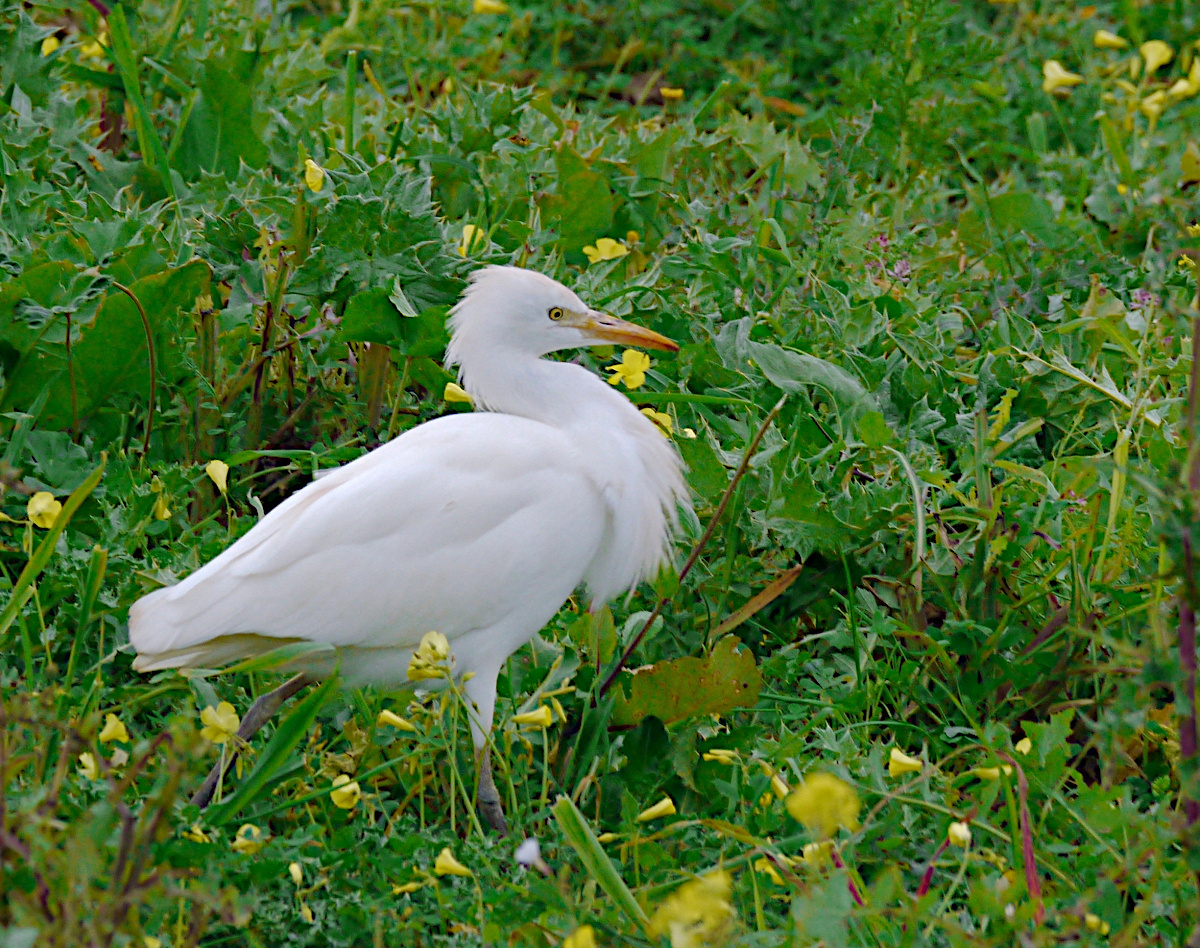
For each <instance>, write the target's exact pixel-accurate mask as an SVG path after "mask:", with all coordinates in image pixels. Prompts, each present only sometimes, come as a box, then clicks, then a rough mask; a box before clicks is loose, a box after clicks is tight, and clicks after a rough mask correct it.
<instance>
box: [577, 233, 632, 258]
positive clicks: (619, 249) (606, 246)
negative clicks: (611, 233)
mask: <svg viewBox="0 0 1200 948" xmlns="http://www.w3.org/2000/svg"><path fill="white" fill-rule="evenodd" d="M583 253H584V256H586V257H587V258H588V263H599V262H600V261H601V260H617V259H620V258H621V257H623V256H625V254H627V253H629V248H628V247H626V246H625V245H624V244H623V243H621V242H620V241H619V240H613V239H612V238H611V237H601V238H600V239H599V240H597V241H596V243H595V246H587V247H584V248H583Z"/></svg>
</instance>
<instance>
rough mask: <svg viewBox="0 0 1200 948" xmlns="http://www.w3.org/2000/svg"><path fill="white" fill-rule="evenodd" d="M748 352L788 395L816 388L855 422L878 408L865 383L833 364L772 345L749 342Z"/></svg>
mask: <svg viewBox="0 0 1200 948" xmlns="http://www.w3.org/2000/svg"><path fill="white" fill-rule="evenodd" d="M748 351H749V354H750V357H751V358H752V359H753V360H754V362H755V363H756V364H757V365H758V367H759V368H760V369H761V370H762V373H763V375H765V376H766V377H767V379H768V380H769V381H770V382H772V383H773V384H774V385H777V386H778V387H779V388H781V389H783V390H784V391H785V392H799V391H803V390H804V388H805V386H808V385H816V386H817V387H819V388H822V389H824V390H825V391H826V392H828V393H829V394H830V395H832V396H833V398H834V400H835V401H836V402H837V403H838V407H839V408H840V409H841V411H842V413H843V414H845V415H847V416H849V418H851V419H852V418H854V417H855V416H857V415H858V414H859V413H860V412H863V411H871V410H874V409H875V400H874V399H873V398H872V397H871V394H870V393H869V392H868V391H867V390H866V388H864V387H863V384H862V383H861V382H860V381H859V380H858V379H856V378H855V377H854V376H852V375H851V374H850V373H849V372H847V371H846V370H845V369H843V368H841V367H839V366H836V365H834V364H833V363H832V362H827V361H826V360H824V359H822V358H820V357H818V356H814V355H809V354H808V353H807V352H796V351H795V350H793V349H784V348H783V347H782V346H776V345H772V344H770V343H761V342H751V343H748Z"/></svg>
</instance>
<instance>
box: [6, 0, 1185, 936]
mask: <svg viewBox="0 0 1200 948" xmlns="http://www.w3.org/2000/svg"><path fill="white" fill-rule="evenodd" d="M106 4H107V0H104V2H101V0H90V5H89V4H86V3H83V2H73V3H69V4H61V3H42V2H28V3H22V4H15V3H11V2H8V3H6V4H5V5H4V6H3V8H2V9H3V12H2V14H0V103H2V105H0V180H2V189H3V190H2V193H0V269H2V270H3V273H2V274H0V412H3V415H2V417H0V432H3V441H2V451H3V457H2V460H0V490H2V491H3V495H2V507H0V511H2V516H0V520H3V523H0V588H2V589H4V594H3V596H2V597H0V680H2V687H3V690H2V692H0V700H2V702H3V704H2V706H0V707H2V712H0V714H2V717H3V725H4V730H3V736H2V738H0V945H3V946H12V948H17V946H21V948H27V946H31V945H33V944H35V943H36V944H38V945H109V944H113V945H127V944H132V945H143V944H144V945H146V946H151V948H153V946H166V945H171V946H182V945H189V944H205V945H241V944H247V945H269V946H280V945H285V944H287V945H293V944H294V945H301V944H307V945H351V944H353V945H365V944H376V945H385V944H388V945H392V944H394V945H410V944H423V945H433V944H480V943H485V942H490V943H506V944H529V945H556V944H560V943H562V942H563V941H564V940H565V939H569V941H568V944H569V945H570V946H572V948H584V946H587V945H591V944H593V943H595V944H602V945H609V944H611V945H616V944H659V943H665V942H670V943H671V944H673V945H675V946H676V948H679V946H685V945H697V946H698V945H721V944H730V945H733V944H738V945H742V944H744V945H775V944H797V945H806V944H814V943H817V942H818V941H819V942H821V943H823V944H825V945H829V946H836V945H849V944H854V945H876V946H882V945H901V944H906V945H907V944H937V945H946V944H949V945H966V944H971V945H1008V944H1016V943H1020V944H1029V945H1034V944H1051V943H1059V942H1079V943H1085V944H1095V945H1099V944H1103V943H1106V942H1110V943H1112V944H1128V945H1132V944H1147V945H1149V944H1157V945H1185V944H1191V945H1196V944H1197V943H1198V941H1197V939H1200V928H1197V926H1198V924H1200V917H1198V915H1200V913H1198V909H1197V906H1198V905H1200V891H1198V889H1197V878H1198V874H1200V829H1198V828H1197V826H1198V824H1197V819H1196V815H1197V807H1200V803H1197V802H1196V801H1198V800H1200V768H1198V767H1197V761H1196V756H1195V739H1194V735H1195V672H1194V669H1195V662H1196V655H1195V631H1194V619H1193V618H1192V616H1193V612H1192V609H1193V607H1194V606H1195V605H1196V604H1197V600H1198V599H1200V593H1198V592H1197V585H1196V582H1195V572H1194V566H1193V562H1192V552H1191V532H1192V531H1193V530H1194V529H1195V505H1194V503H1193V491H1194V490H1196V489H1200V466H1198V467H1197V468H1196V470H1195V471H1189V458H1190V463H1191V464H1192V465H1200V460H1198V459H1197V458H1196V457H1195V456H1194V455H1192V454H1189V449H1188V445H1189V444H1192V443H1194V442H1193V439H1192V435H1191V432H1192V429H1193V428H1194V427H1195V426H1194V424H1192V423H1191V422H1190V420H1189V408H1190V405H1191V403H1190V402H1189V380H1190V379H1191V378H1192V373H1193V371H1194V366H1195V364H1196V363H1195V362H1194V360H1193V351H1194V350H1193V336H1194V332H1193V328H1192V320H1193V319H1195V318H1196V315H1197V314H1196V277H1197V265H1198V262H1200V228H1197V226H1196V225H1197V222H1198V220H1200V208H1198V207H1197V197H1196V195H1197V192H1198V191H1200V187H1197V184H1198V182H1200V131H1198V129H1200V45H1198V42H1197V41H1198V40H1200V6H1197V5H1196V4H1194V3H1185V2H1183V0H1174V2H1158V3H1150V2H1145V0H1112V2H1103V3H1099V4H1097V5H1092V6H1082V5H1075V4H1063V3H1052V2H1050V0H1019V2H1016V3H992V4H989V3H983V2H962V3H956V2H951V0H903V2H896V0H845V2H840V3H833V2H804V0H747V2H745V3H738V4H734V3H729V2H726V0H650V2H647V3H644V4H639V5H637V7H636V9H631V8H630V7H629V6H627V5H625V4H618V3H604V2H599V0H581V2H573V3H565V4H559V3H550V2H542V0H530V2H529V3H521V4H518V3H515V2H513V3H512V4H511V5H510V6H507V7H506V6H505V5H504V4H503V3H499V2H497V0H476V2H475V5H474V7H473V8H471V7H469V6H468V5H467V4H466V3H465V2H463V0H458V2H455V3H450V4H444V3H435V2H426V0H418V2H414V3H408V4H404V5H400V4H389V3H383V2H370V3H362V2H360V0H350V4H349V7H348V8H346V7H344V6H343V5H341V4H340V3H338V2H326V0H309V2H307V3H303V2H294V0H278V2H273V3H271V4H265V3H257V2H256V3H251V2H233V0H223V2H214V0H174V3H173V4H168V3H159V2H157V0H144V2H138V3H136V4H135V5H133V6H130V7H124V8H121V7H114V8H113V9H111V10H110V9H109V8H108V6H107V5H106ZM1102 31H1103V32H1102ZM510 262H512V263H517V264H520V265H523V266H529V267H533V268H536V269H538V270H541V271H543V272H545V273H548V274H550V275H552V276H555V277H557V278H559V279H562V280H563V281H564V282H566V283H568V284H569V285H571V286H572V287H573V288H575V289H576V290H577V291H578V292H579V293H580V295H581V296H583V297H584V298H585V299H587V300H589V301H590V302H592V303H593V304H594V305H597V306H601V307H605V308H607V309H609V310H610V311H612V312H614V313H616V314H618V315H621V316H623V317H628V318H630V319H633V320H636V321H638V322H641V323H644V324H646V325H649V326H652V327H653V328H655V329H657V330H659V331H661V332H663V333H665V334H667V335H670V336H671V337H673V338H674V339H676V340H678V341H679V342H680V343H681V344H682V346H683V348H682V351H681V352H680V353H679V355H678V356H677V357H670V356H667V357H661V358H659V357H657V356H656V357H655V359H654V361H653V364H652V366H650V367H649V369H648V370H647V371H646V373H645V378H644V380H643V381H641V384H639V385H637V386H636V387H631V384H630V383H636V382H638V381H639V379H638V378H637V373H636V372H635V373H633V377H632V378H628V377H627V378H626V384H624V385H622V388H621V390H622V391H627V392H628V394H629V397H630V398H632V399H633V400H634V401H635V403H636V404H638V405H639V406H642V407H645V408H647V409H649V410H652V411H654V412H657V413H659V414H657V415H656V416H655V417H657V418H658V419H659V420H660V423H661V424H663V425H664V427H666V428H669V429H670V431H671V436H672V437H673V439H674V440H675V443H676V444H677V445H678V447H679V449H680V451H681V452H682V453H683V456H684V458H685V459H686V461H687V463H688V465H689V481H690V484H691V487H692V489H693V491H694V496H695V516H694V517H691V516H689V517H687V518H685V522H684V528H683V531H682V535H681V537H680V545H679V555H678V561H677V562H678V564H679V565H680V566H682V564H683V563H684V561H685V559H686V558H687V556H688V553H689V551H690V550H691V549H692V547H693V545H695V544H696V543H697V541H699V540H700V539H701V536H702V534H704V533H705V531H706V529H707V528H708V527H710V526H712V527H714V529H713V530H712V531H711V539H709V541H708V542H707V544H706V545H705V546H704V547H703V549H702V550H701V552H700V555H699V557H698V559H697V560H696V565H695V566H694V568H693V569H691V570H690V571H689V572H688V573H687V574H686V576H684V577H683V578H682V581H681V580H680V579H679V576H678V574H672V575H663V576H662V577H660V579H659V581H658V583H657V584H656V588H653V589H651V588H645V589H642V590H640V591H639V593H638V594H636V595H634V596H633V597H632V598H631V599H630V600H629V601H627V602H624V601H623V602H617V603H614V604H613V606H612V612H611V614H609V613H606V614H604V615H602V616H600V617H599V618H597V619H595V620H593V619H591V618H589V617H588V616H587V614H586V613H584V612H582V610H581V609H579V608H577V607H576V606H575V605H574V604H573V603H572V604H571V605H569V606H568V608H566V609H564V610H563V611H562V613H561V614H560V615H559V616H558V617H557V619H556V620H555V621H554V622H553V623H552V625H551V626H550V627H549V628H547V629H546V630H544V632H543V633H542V635H541V636H540V637H539V638H538V639H536V640H535V641H534V642H533V643H532V644H531V645H530V646H528V647H526V648H525V649H523V650H522V651H521V652H519V653H518V654H517V655H516V656H514V658H513V659H512V660H511V661H510V663H509V666H508V669H507V672H506V674H505V675H504V676H503V677H502V679H501V698H500V702H499V706H498V725H497V732H496V735H495V740H496V745H497V751H496V767H497V776H498V783H499V785H500V788H501V791H502V793H503V794H504V796H505V798H506V801H507V807H508V813H509V817H510V820H511V821H512V823H513V826H514V829H515V831H516V834H515V835H516V837H517V840H514V839H509V840H500V839H497V838H496V837H495V836H494V835H490V834H488V833H485V832H483V831H482V830H481V829H480V827H479V824H478V822H477V820H476V819H475V817H474V811H473V807H472V805H471V800H470V793H471V788H472V787H473V785H474V776H473V763H472V757H471V752H470V740H469V737H468V735H467V732H466V718H465V715H464V714H463V713H462V709H461V707H460V706H459V704H458V703H457V702H456V700H455V699H454V696H453V695H452V694H449V693H445V692H443V693H441V694H433V695H427V696H422V695H416V696H414V695H412V694H401V695H385V694H379V693H375V692H370V691H367V692H354V691H351V692H345V691H340V690H337V689H329V690H327V691H322V692H314V693H313V694H314V696H315V697H310V698H308V699H302V700H297V701H296V702H294V703H293V704H292V705H291V706H290V707H289V708H286V709H285V711H284V713H283V714H282V715H281V716H280V718H279V719H278V720H277V722H276V724H275V725H272V726H271V727H269V728H268V729H267V731H266V732H265V733H264V734H263V735H261V736H260V737H259V738H256V739H255V740H254V741H253V742H252V746H251V747H250V748H249V749H248V752H247V755H246V758H247V760H246V766H245V768H244V769H243V770H242V771H241V773H240V775H238V774H231V777H230V780H229V781H228V782H227V784H226V785H225V786H224V788H223V791H222V793H223V795H222V800H221V802H220V803H219V804H218V805H217V806H215V807H213V808H210V809H209V810H207V811H205V812H204V813H200V812H199V811H198V810H197V809H196V808H195V807H192V806H189V805H187V799H188V796H189V795H190V793H191V791H192V789H194V788H195V786H196V785H198V784H199V782H200V781H201V780H202V779H203V775H204V773H205V772H206V771H207V769H208V768H209V767H210V766H211V765H212V764H213V762H214V761H215V760H216V759H217V758H218V756H219V755H220V754H222V753H225V752H226V751H227V749H228V745H227V744H221V743H220V742H221V741H223V740H225V739H226V738H227V736H228V729H229V728H228V726H227V725H228V723H229V717H228V715H227V714H225V715H223V714H221V713H218V712H217V711H216V710H214V711H208V712H207V713H206V714H205V720H204V721H203V722H202V721H201V714H202V712H205V709H208V708H213V709H217V708H218V707H219V706H220V703H221V702H223V701H227V702H229V703H230V704H231V705H232V706H233V708H234V709H235V710H236V712H238V713H244V712H245V709H246V708H247V706H248V705H249V703H250V701H251V700H252V699H253V697H254V696H256V695H258V694H260V693H262V692H263V691H264V690H266V689H267V688H269V687H271V686H273V685H274V684H275V683H276V682H277V681H278V680H279V676H278V674H277V673H274V672H272V671H271V669H270V667H268V666H267V665H259V666H257V667H250V668H243V669H241V670H236V671H234V672H233V673H230V674H224V675H213V676H207V677H205V676H196V675H192V676H188V677H185V676H182V675H180V674H178V673H176V672H169V673H158V674H155V675H150V676H144V675H139V674H137V673H135V672H133V671H132V670H131V667H130V665H131V655H130V653H129V649H128V646H127V644H126V637H127V636H126V626H125V618H126V614H127V610H128V607H129V605H130V604H131V603H132V602H133V601H134V600H135V599H136V598H137V597H138V596H139V595H141V594H143V593H144V592H146V591H148V590H150V589H152V588H155V587H157V586H158V585H160V584H163V583H169V582H172V581H174V580H176V579H178V578H180V577H182V576H184V575H186V574H187V573H188V572H189V571H191V570H193V569H195V568H196V567H197V566H198V565H199V564H201V563H203V562H205V561H206V560H207V559H209V558H211V557H212V556H213V555H214V554H216V553H217V552H218V551H220V550H221V549H223V548H224V547H225V546H226V545H228V543H229V542H230V540H231V539H232V538H234V537H236V536H238V535H240V534H242V533H244V532H245V531H246V530H247V529H249V528H250V526H252V525H253V524H254V522H255V521H256V519H257V518H258V517H259V516H261V515H262V513H263V511H265V510H268V509H270V508H271V507H273V506H274V505H276V504H278V503H279V502H280V501H281V500H282V499H283V498H285V497H286V496H287V495H288V494H289V493H291V492H292V491H294V490H296V489H297V488H299V487H301V486H303V485H304V484H305V483H307V482H308V480H309V479H310V477H311V476H312V475H313V474H314V472H316V471H317V470H319V469H322V468H328V467H331V466H334V465H337V464H340V463H343V462H345V461H347V460H349V459H352V458H354V457H356V456H358V455H360V454H361V453H363V452H364V451H366V450H369V449H370V448H372V447H374V446H376V445H378V444H380V443H381V442H383V441H386V440H388V439H390V438H393V437H395V436H396V435H397V434H398V433H400V432H402V431H404V430H406V429H408V428H410V427H411V426H413V425H416V424H419V423H420V422H422V421H424V420H426V419H429V418H432V417H436V416H438V415H441V414H444V413H446V412H454V411H466V410H470V406H469V405H467V404H464V403H463V402H461V401H455V400H453V398H454V389H453V388H451V389H447V383H450V382H452V381H453V377H452V375H450V374H449V373H447V372H446V371H445V370H444V369H443V367H442V364H441V361H440V360H441V356H442V354H443V349H444V346H445V341H446V335H445V329H444V320H445V316H446V313H447V311H448V308H449V306H450V305H452V303H453V301H454V300H455V298H456V297H457V294H458V293H459V291H460V290H461V288H462V287H463V285H464V280H465V277H466V275H467V274H468V273H469V272H470V271H471V270H473V269H475V268H477V267H479V266H480V265H482V264H485V263H510ZM571 357H572V358H575V357H576V356H574V355H572V356H571ZM578 358H580V359H581V360H582V361H583V362H584V363H585V364H588V365H592V366H594V367H595V369H596V371H598V372H599V371H603V369H604V368H605V367H606V366H607V367H610V368H611V367H613V366H614V365H616V364H618V363H620V362H621V360H622V353H621V352H619V351H617V352H605V351H603V350H593V351H591V352H589V353H586V354H583V355H581V356H578ZM448 396H449V398H448ZM781 397H782V398H783V401H782V402H781V401H780V399H781ZM760 435H761V438H760V437H759V436H760ZM747 458H748V463H747V464H745V469H744V471H743V472H742V473H741V476H739V477H735V473H737V472H738V470H739V467H740V466H741V465H742V464H743V461H744V459H747ZM214 462H216V463H214ZM463 581H464V582H469V577H463ZM331 594H336V593H335V591H331ZM660 599H662V600H663V604H662V609H661V615H659V616H657V617H654V618H653V621H652V622H651V623H650V628H649V630H648V634H646V635H645V637H644V638H641V639H640V641H638V644H637V647H636V648H635V649H634V650H633V652H632V654H631V655H630V656H629V661H628V662H627V663H626V665H627V666H628V667H636V666H642V665H650V664H654V668H653V669H652V670H649V671H642V672H641V673H640V674H639V675H638V676H632V675H630V674H629V673H628V672H622V673H620V674H618V675H617V676H616V679H615V682H616V684H615V686H614V687H613V688H611V689H607V690H606V689H604V688H603V682H604V681H605V679H606V678H607V677H608V676H609V675H610V674H612V673H613V672H614V670H615V668H616V662H617V659H618V657H619V656H620V654H621V652H622V650H624V649H625V648H627V647H628V646H629V645H630V644H632V643H634V642H635V640H638V637H639V632H640V631H641V630H642V629H643V627H644V626H645V625H646V623H647V620H648V619H650V618H651V611H652V610H653V609H654V608H655V605H656V603H658V602H659V600H660ZM1189 631H1190V635H1191V638H1190V639H1189V637H1188V636H1189ZM1189 675H1190V681H1189ZM647 683H649V686H648V687H647ZM383 711H390V712H391V713H392V717H388V715H384V716H383V718H380V713H381V712H383ZM202 728H203V729H204V732H203V734H202V733H201V729H202ZM342 777H347V778H350V779H349V780H348V781H347V780H342V779H340V778H342ZM335 779H337V780H339V786H337V787H335V786H334V780H335ZM561 796H565V797H567V798H569V799H570V800H572V801H574V805H575V806H572V804H571V803H567V802H563V801H562V800H561V799H560V797H561ZM556 801H557V802H556ZM522 837H528V838H536V839H537V840H538V841H539V843H540V856H539V857H537V858H534V856H533V855H532V854H531V853H530V851H529V848H528V847H526V849H525V850H523V852H522V854H521V855H522V858H521V860H518V859H517V858H516V857H515V856H514V847H515V845H516V842H517V841H519V839H520V838H522ZM597 837H598V838H597ZM1189 938H1190V939H1191V941H1189Z"/></svg>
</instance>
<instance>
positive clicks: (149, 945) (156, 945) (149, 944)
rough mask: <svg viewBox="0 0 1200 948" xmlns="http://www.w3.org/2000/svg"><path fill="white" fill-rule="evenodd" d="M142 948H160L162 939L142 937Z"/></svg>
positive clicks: (150, 936)
mask: <svg viewBox="0 0 1200 948" xmlns="http://www.w3.org/2000/svg"><path fill="white" fill-rule="evenodd" d="M142 948H162V939H161V938H155V937H154V936H153V935H143V936H142Z"/></svg>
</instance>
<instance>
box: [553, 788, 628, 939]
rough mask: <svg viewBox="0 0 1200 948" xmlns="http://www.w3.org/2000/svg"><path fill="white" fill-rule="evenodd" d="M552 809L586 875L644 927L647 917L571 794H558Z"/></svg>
mask: <svg viewBox="0 0 1200 948" xmlns="http://www.w3.org/2000/svg"><path fill="white" fill-rule="evenodd" d="M553 811H554V819H555V820H556V821H557V822H558V828H559V829H560V830H562V834H563V836H564V837H566V840H567V842H568V843H570V844H571V847H572V848H573V849H574V850H575V852H576V854H577V855H578V856H579V859H580V861H581V862H582V863H583V866H584V868H585V869H586V870H587V872H588V875H590V876H591V877H592V878H593V879H595V880H596V883H597V885H599V886H600V888H602V889H603V890H604V892H605V894H606V895H607V896H608V897H609V898H610V899H612V900H613V902H615V903H616V904H617V907H618V908H620V909H621V911H622V912H624V913H625V914H626V915H627V916H629V918H630V920H631V921H634V922H636V923H637V924H638V925H639V926H641V928H642V930H643V931H645V930H646V928H647V927H648V926H649V924H650V919H649V918H647V917H646V913H645V911H643V910H642V907H641V906H640V905H638V902H637V899H635V898H634V897H633V893H632V892H630V891H629V886H627V885H626V884H625V880H624V879H622V878H621V873H620V872H619V871H618V870H617V867H616V866H615V865H614V864H613V861H612V860H611V859H609V858H608V854H607V853H606V852H605V851H604V849H603V847H601V845H600V841H599V840H598V839H596V834H595V833H593V832H592V828H591V827H590V826H589V825H588V822H587V820H586V819H584V816H583V814H582V813H580V812H579V807H577V806H576V805H575V804H574V802H572V800H571V798H570V797H566V796H560V797H559V798H558V800H557V801H556V802H555V804H554V807H553Z"/></svg>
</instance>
